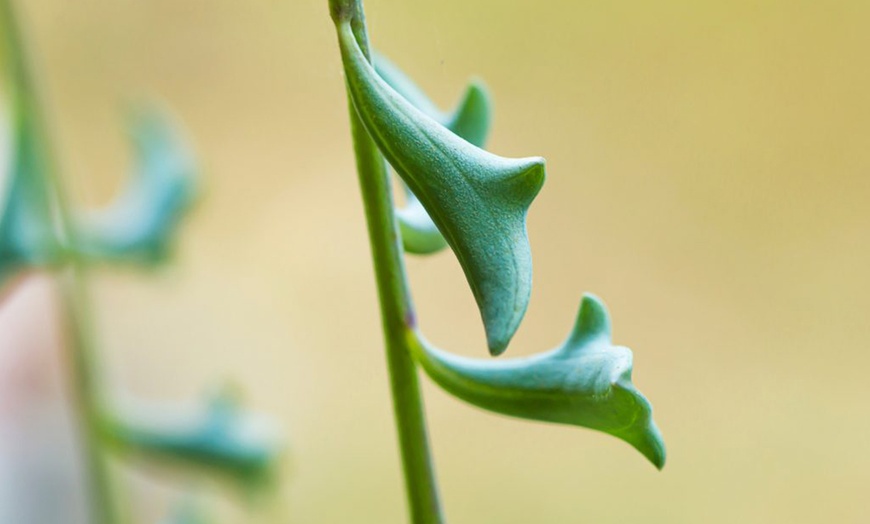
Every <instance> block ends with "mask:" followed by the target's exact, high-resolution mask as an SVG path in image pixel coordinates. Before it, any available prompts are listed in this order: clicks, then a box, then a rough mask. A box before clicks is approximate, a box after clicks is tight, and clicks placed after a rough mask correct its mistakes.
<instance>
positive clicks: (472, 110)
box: [374, 54, 492, 255]
mask: <svg viewBox="0 0 870 524" xmlns="http://www.w3.org/2000/svg"><path fill="white" fill-rule="evenodd" d="M374 66H375V71H377V73H378V75H380V77H381V78H382V79H383V80H384V82H386V83H387V84H388V85H389V86H390V87H392V88H393V89H395V90H396V92H397V93H399V94H400V95H402V96H403V97H404V98H405V100H407V101H408V102H410V103H411V105H413V106H414V107H416V108H417V109H419V110H420V111H422V112H423V113H424V114H426V115H427V116H429V117H430V118H432V119H433V120H435V121H437V122H439V123H441V124H442V125H443V126H445V127H446V128H447V129H449V130H450V131H452V132H453V133H454V134H456V135H458V136H460V137H461V138H464V139H465V140H467V141H468V142H469V143H471V144H474V145H476V146H477V147H483V145H484V143H485V142H486V137H487V135H488V134H489V127H490V122H491V121H492V102H491V101H490V97H489V93H488V92H487V90H486V87H485V86H484V85H483V83H482V82H480V81H478V80H473V81H472V82H471V83H470V84H469V85H468V87H467V88H466V89H465V94H464V96H463V97H462V99H461V100H460V102H459V104H458V105H457V106H456V109H455V110H454V111H453V112H452V113H450V114H448V113H443V112H442V111H441V110H440V109H438V107H437V106H436V105H435V103H434V102H432V101H431V100H430V99H429V97H427V96H426V94H425V93H423V91H422V90H421V89H420V88H419V87H418V86H417V84H415V83H414V82H413V81H412V80H411V79H410V78H409V77H408V76H407V75H406V74H405V73H404V72H402V70H401V69H399V67H398V66H396V65H395V64H394V63H392V62H391V61H389V60H388V59H387V58H386V57H384V56H383V55H380V54H376V55H375V56H374ZM402 186H403V187H404V189H405V206H404V207H402V208H399V209H397V210H396V218H397V219H398V222H399V230H400V232H401V234H402V245H403V247H404V248H405V251H406V252H408V253H414V254H418V255H427V254H430V253H436V252H438V251H441V250H442V249H444V248H445V247H447V241H446V240H444V237H443V236H442V235H441V232H440V231H438V226H436V225H435V223H434V222H433V221H432V219H431V218H430V217H429V214H428V213H426V210H425V209H424V208H423V204H421V203H420V201H419V200H418V199H417V197H416V195H414V193H413V192H412V191H411V190H410V189H408V186H407V185H406V184H404V183H402Z"/></svg>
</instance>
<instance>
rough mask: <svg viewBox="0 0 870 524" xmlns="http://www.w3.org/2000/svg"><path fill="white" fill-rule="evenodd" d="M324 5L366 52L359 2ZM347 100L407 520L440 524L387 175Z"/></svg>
mask: <svg viewBox="0 0 870 524" xmlns="http://www.w3.org/2000/svg"><path fill="white" fill-rule="evenodd" d="M329 7H330V13H331V15H332V18H333V20H334V21H335V23H336V24H343V23H350V24H351V27H352V28H353V31H354V34H355V36H356V38H357V41H358V42H359V44H360V47H361V48H362V50H363V52H364V53H365V54H366V56H369V44H368V35H367V33H366V26H365V15H364V13H363V6H362V1H361V0H330V2H329ZM348 105H349V108H350V127H351V134H352V137H353V144H354V153H355V155H356V164H357V173H358V175H359V183H360V188H361V190H362V197H363V205H364V207H365V214H366V222H367V224H368V231H369V242H370V244H371V250H372V259H373V262H374V269H375V278H376V280H377V286H378V295H379V298H380V306H381V320H382V323H383V330H384V339H385V345H386V354H387V365H388V369H389V373H390V386H391V389H392V396H393V411H394V415H395V419H396V426H397V429H398V434H399V445H400V447H401V454H402V465H403V468H404V474H405V488H406V492H407V497H408V503H409V509H410V513H411V522H412V523H413V524H440V523H441V522H442V521H443V519H442V517H441V506H440V504H439V501H438V488H437V486H436V484H435V472H434V468H433V466H432V458H431V456H430V452H429V437H428V435H427V431H426V419H425V416H424V413H423V399H422V396H421V394H420V386H419V382H418V376H417V368H416V366H415V363H414V360H413V357H412V354H411V348H410V347H409V340H410V338H409V337H408V333H409V332H410V330H411V329H413V327H414V322H415V319H414V310H413V306H412V304H411V300H410V295H409V293H408V284H407V276H406V274H405V265H404V261H403V259H402V244H401V238H400V237H399V232H398V226H397V224H396V218H395V212H394V206H393V195H392V191H391V186H390V179H389V174H388V172H387V168H386V163H385V161H384V158H383V156H381V154H380V152H379V151H378V149H377V146H375V144H374V142H373V141H372V139H371V137H369V135H368V133H367V132H366V130H365V127H363V124H362V122H361V121H360V119H359V117H358V116H357V114H356V109H354V107H353V101H351V100H350V97H348Z"/></svg>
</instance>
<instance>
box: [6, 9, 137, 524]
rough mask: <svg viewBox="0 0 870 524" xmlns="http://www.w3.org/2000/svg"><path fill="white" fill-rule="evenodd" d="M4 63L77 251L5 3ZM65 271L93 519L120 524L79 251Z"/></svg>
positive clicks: (63, 228) (59, 222)
mask: <svg viewBox="0 0 870 524" xmlns="http://www.w3.org/2000/svg"><path fill="white" fill-rule="evenodd" d="M0 33H2V36H0V39H2V46H3V48H2V50H0V57H2V63H0V65H2V66H4V67H5V69H6V71H5V72H6V74H7V75H8V78H7V83H8V85H9V88H10V90H11V93H10V94H11V96H12V105H13V108H14V111H15V114H16V125H17V126H24V127H23V128H21V129H22V131H23V132H24V133H30V135H31V140H32V142H33V146H34V147H35V148H36V151H35V153H34V155H35V156H36V157H37V158H35V159H34V161H36V162H39V165H38V167H39V168H41V170H42V172H43V173H44V176H45V177H46V183H45V186H46V188H47V192H49V193H50V194H49V195H47V197H48V199H49V201H50V202H52V204H53V208H54V209H55V215H54V216H53V217H52V219H53V221H54V223H55V228H56V231H57V234H58V237H59V239H60V243H61V245H62V246H74V245H75V238H74V235H75V231H74V229H73V227H72V225H71V224H72V214H71V212H70V208H69V205H68V203H67V200H66V193H65V191H64V188H63V185H62V183H61V180H60V178H59V177H58V175H57V170H56V168H55V165H54V162H53V160H52V155H51V148H50V145H49V141H48V131H47V126H46V123H45V122H46V121H45V119H44V117H43V114H42V111H41V109H42V106H41V104H40V103H39V101H38V93H37V89H36V84H35V82H34V78H33V75H32V74H31V72H30V70H29V67H28V61H27V53H26V51H25V48H24V39H23V37H22V33H21V30H20V27H19V25H18V23H17V19H16V16H15V9H14V7H13V5H12V0H0ZM63 251H64V253H63V256H62V267H61V268H60V269H59V271H58V285H59V289H60V293H61V306H62V309H63V314H64V319H65V322H66V331H67V342H68V343H69V346H70V348H69V349H70V351H71V356H72V370H73V387H74V391H75V396H76V399H75V400H76V403H77V406H78V409H79V417H80V421H81V429H82V432H83V445H84V448H85V449H84V452H85V455H86V461H87V471H88V475H89V479H88V480H89V482H88V484H89V493H90V497H91V500H92V518H93V521H94V522H95V523H96V524H117V523H119V522H120V520H119V517H120V513H119V510H118V507H117V505H116V502H115V499H114V498H113V497H112V489H111V484H110V478H109V471H108V463H107V457H106V455H105V453H104V452H103V450H102V446H101V436H102V408H103V406H102V402H101V397H100V387H99V370H98V366H97V362H96V355H95V350H94V342H93V337H92V334H91V330H90V328H91V325H92V321H91V318H90V312H91V305H90V301H89V299H88V296H87V286H86V281H87V278H86V274H85V273H86V264H85V261H84V260H82V259H81V258H80V257H79V256H78V255H77V254H76V253H75V251H76V250H75V249H64V250H63Z"/></svg>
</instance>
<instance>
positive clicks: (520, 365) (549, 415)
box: [412, 294, 665, 469]
mask: <svg viewBox="0 0 870 524" xmlns="http://www.w3.org/2000/svg"><path fill="white" fill-rule="evenodd" d="M412 347H413V348H414V352H415V357H416V358H417V360H418V361H419V362H420V364H421V365H422V366H423V369H424V370H425V371H426V373H427V374H428V375H429V376H430V377H431V378H432V379H433V380H434V381H435V382H436V383H438V384H439V385H440V386H441V387H442V388H444V389H445V390H447V391H448V392H450V393H451V394H453V395H455V396H456V397H458V398H461V399H462V400H465V401H466V402H469V403H471V404H474V405H475V406H478V407H481V408H484V409H487V410H489V411H495V412H497V413H502V414H505V415H510V416H514V417H520V418H525V419H532V420H543V421H547V422H558V423H562V424H572V425H576V426H582V427H586V428H591V429H596V430H598V431H603V432H605V433H609V434H611V435H613V436H615V437H618V438H620V439H622V440H624V441H626V442H628V443H629V444H631V445H632V446H634V447H635V448H636V449H637V450H638V451H640V452H641V453H642V454H643V455H644V456H645V457H646V458H647V459H649V460H650V461H651V462H652V463H653V464H654V465H655V466H656V467H657V468H659V469H661V468H662V467H663V466H664V463H665V446H664V441H663V440H662V437H661V434H660V433H659V430H658V428H657V427H656V425H655V423H654V422H653V420H652V406H651V405H650V403H649V402H648V401H647V399H646V398H645V397H644V396H643V395H642V394H641V393H640V392H639V391H638V390H637V389H636V388H635V387H634V385H633V384H632V382H631V371H632V354H631V350H630V349H628V348H625V347H621V346H614V345H612V343H611V338H610V319H609V317H608V314H607V310H606V309H605V307H604V304H602V303H601V301H599V299H597V298H596V297H594V296H592V295H588V294H587V295H585V296H584V297H583V301H582V302H581V304H580V311H579V313H578V315H577V320H576V323H575V325H574V329H573V330H572V331H571V334H570V335H569V337H568V339H567V340H566V341H565V342H564V343H563V344H562V345H561V346H559V347H558V348H556V349H554V350H552V351H549V352H546V353H543V354H540V355H534V356H531V357H525V358H515V359H510V360H507V361H484V360H478V359H471V358H466V357H460V356H455V355H451V354H448V353H445V352H444V351H441V350H439V349H436V348H434V347H432V346H431V345H429V344H428V343H426V342H425V341H424V340H422V339H421V338H419V337H415V338H414V340H413V341H412Z"/></svg>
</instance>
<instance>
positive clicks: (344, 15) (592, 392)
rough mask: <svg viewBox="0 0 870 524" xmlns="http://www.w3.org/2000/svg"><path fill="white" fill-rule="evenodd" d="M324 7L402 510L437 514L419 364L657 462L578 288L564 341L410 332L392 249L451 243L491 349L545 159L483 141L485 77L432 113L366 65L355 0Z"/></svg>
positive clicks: (601, 312) (627, 386)
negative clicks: (342, 99) (388, 389)
mask: <svg viewBox="0 0 870 524" xmlns="http://www.w3.org/2000/svg"><path fill="white" fill-rule="evenodd" d="M329 7H330V13H331V16H332V19H333V21H334V22H335V27H336V30H337V33H338V42H339V48H340V50H341V56H342V62H343V64H344V72H345V78H346V86H347V93H348V100H349V106H350V125H351V133H352V136H353V143H354V149H355V154H356V163H357V171H358V175H359V182H360V187H361V190H362V196H363V202H364V207H365V214H366V219H367V223H368V230H369V237H370V242H371V249H372V255H373V260H374V268H375V276H376V281H377V287H378V292H379V297H380V306H381V313H382V320H383V330H384V336H385V341H386V356H387V362H388V367H389V372H390V380H391V386H392V397H393V405H394V412H395V417H396V423H397V426H398V433H399V443H400V446H401V455H402V461H403V467H404V473H405V482H406V490H407V496H408V502H409V509H410V514H411V520H412V522H414V523H415V524H423V523H426V524H429V523H440V522H443V518H442V513H441V507H440V503H439V500H438V491H437V487H436V483H435V478H434V477H435V476H434V471H433V466H432V461H431V457H430V452H429V446H428V441H427V439H428V437H427V431H426V424H425V419H424V414H423V403H422V398H421V395H420V390H419V386H418V382H417V380H418V377H417V369H416V367H417V366H418V365H419V366H420V367H422V368H423V370H424V371H425V372H426V373H427V374H428V375H429V376H430V377H431V378H432V379H433V380H434V381H435V382H436V383H437V384H439V385H440V386H441V387H442V388H444V389H445V390H446V391H448V392H450V393H451V394H453V395H454V396H456V397H458V398H460V399H463V400H465V401H467V402H469V403H471V404H474V405H476V406H478V407H480V408H483V409H486V410H490V411H494V412H497V413H502V414H505V415H509V416H513V417H519V418H525V419H532V420H542V421H548V422H559V423H563V424H572V425H577V426H582V427H586V428H591V429H596V430H599V431H603V432H605V433H609V434H611V435H613V436H615V437H618V438H620V439H622V440H624V441H626V442H628V443H629V444H631V445H632V446H633V447H635V448H636V449H637V450H638V451H640V452H641V453H642V454H643V455H644V456H645V457H646V458H647V459H649V460H650V461H651V462H652V463H653V465H655V466H656V467H657V468H661V467H663V465H664V462H665V447H664V443H663V441H662V438H661V434H660V433H659V431H658V429H657V427H656V426H655V424H654V423H653V420H652V408H651V406H650V403H649V402H648V401H647V399H646V398H645V397H644V396H643V395H641V393H640V392H639V391H638V390H637V389H636V388H635V387H634V385H633V384H632V381H631V372H632V353H631V350H629V349H628V348H625V347H621V346H615V345H613V343H612V341H611V331H610V318H609V316H608V313H607V311H606V309H605V307H604V304H603V303H602V302H601V301H600V300H599V299H598V298H596V297H594V296H592V295H589V294H587V295H585V296H584V297H583V298H582V300H581V302H580V307H579V312H578V314H577V318H576V321H575V324H574V327H573V328H572V330H571V331H570V333H569V335H568V338H567V339H566V340H565V342H564V343H563V344H561V345H560V346H559V347H557V348H556V349H554V350H552V351H549V352H546V353H541V354H538V355H535V356H531V357H527V358H516V359H512V360H507V361H489V360H486V359H472V358H465V357H460V356H456V355H453V354H450V353H447V352H445V351H442V350H440V349H438V348H436V347H435V346H434V345H432V344H431V343H429V342H428V341H427V340H426V339H425V338H424V337H423V335H422V334H421V333H420V330H419V328H418V327H417V322H416V317H415V313H414V307H413V304H412V301H411V297H410V293H409V289H408V283H407V278H406V274H405V267H404V261H403V250H404V251H405V252H409V253H416V254H428V253H435V252H437V251H439V250H440V249H441V248H443V247H446V246H450V247H451V248H452V250H453V252H454V254H455V255H456V257H457V258H458V260H459V263H460V265H461V267H462V269H463V271H464V272H465V276H466V278H467V280H468V283H469V285H470V287H471V291H472V293H473V295H474V298H475V299H476V301H477V305H478V307H479V309H480V314H481V317H482V320H483V325H484V328H485V332H486V338H487V342H488V345H489V352H490V353H491V354H492V355H493V356H496V355H499V354H501V353H502V352H503V351H504V350H505V349H506V348H507V346H508V343H509V341H510V340H511V338H512V337H513V335H514V332H515V331H516V329H517V327H518V326H519V324H520V321H521V320H522V318H523V315H524V314H525V311H526V307H527V305H528V300H529V295H530V293H531V282H532V265H531V253H530V248H529V242H528V237H527V234H526V223H525V220H526V211H527V209H528V208H529V205H530V204H531V203H532V200H533V199H534V198H535V196H536V195H537V193H538V191H539V190H540V189H541V186H542V185H543V183H544V160H543V159H542V158H539V157H529V158H519V159H514V158H505V157H501V156H496V155H494V154H492V153H489V152H487V151H485V150H484V149H482V146H483V144H484V141H485V138H486V135H487V132H488V129H489V124H490V110H491V104H490V101H489V96H488V94H487V91H486V89H485V88H484V87H483V85H482V84H480V83H477V82H475V83H472V84H471V85H470V86H469V87H468V89H467V90H466V93H465V96H464V97H463V98H462V101H461V102H460V103H459V105H458V106H457V109H456V110H455V111H454V112H453V113H443V112H441V111H440V110H439V109H438V108H437V107H435V106H434V104H432V102H430V101H429V99H428V98H427V97H426V96H425V95H424V94H423V93H422V91H421V90H420V89H419V88H417V87H416V86H415V85H414V83H413V82H411V81H410V80H409V79H408V78H407V77H406V76H405V75H404V74H403V73H402V72H401V71H400V70H399V69H398V68H397V67H396V66H394V65H392V64H391V63H389V62H388V61H386V60H385V59H384V58H382V57H378V56H376V57H375V59H374V65H373V64H372V52H371V50H370V46H369V41H368V35H367V31H366V24H365V15H364V12H363V8H362V1H361V0H329ZM387 163H389V165H390V166H392V167H393V169H395V171H396V172H397V173H398V175H399V177H400V178H401V181H402V182H403V184H404V186H405V187H406V195H407V197H408V198H407V204H406V206H405V207H403V208H401V209H396V207H395V205H394V202H393V196H392V194H391V190H390V188H391V186H390V178H389V172H388V169H387Z"/></svg>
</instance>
